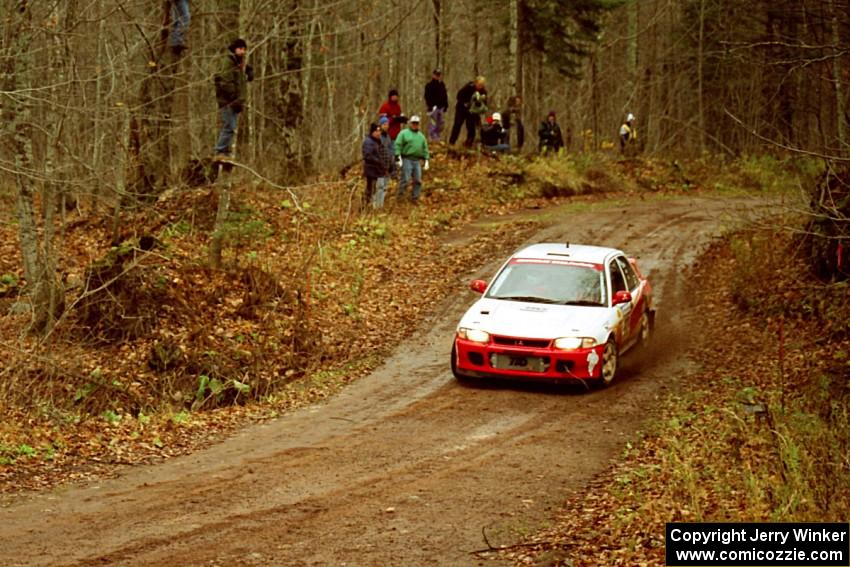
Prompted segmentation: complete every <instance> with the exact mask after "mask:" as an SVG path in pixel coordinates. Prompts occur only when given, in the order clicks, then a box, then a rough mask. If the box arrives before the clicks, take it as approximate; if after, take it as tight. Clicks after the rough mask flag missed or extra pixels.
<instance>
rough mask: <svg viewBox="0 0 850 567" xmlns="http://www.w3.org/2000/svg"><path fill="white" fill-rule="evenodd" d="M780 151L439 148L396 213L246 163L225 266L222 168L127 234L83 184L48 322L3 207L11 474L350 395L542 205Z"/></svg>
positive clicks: (135, 456)
mask: <svg viewBox="0 0 850 567" xmlns="http://www.w3.org/2000/svg"><path fill="white" fill-rule="evenodd" d="M768 162H769V163H768V164H767V166H765V164H763V163H761V161H760V160H757V159H747V160H739V161H736V162H732V163H725V164H720V163H719V162H717V161H714V160H712V159H704V160H698V161H691V162H679V161H669V160H657V159H656V160H653V159H629V160H617V159H613V158H611V157H606V156H569V157H565V156H556V157H553V158H549V159H533V158H527V157H523V158H520V157H512V156H506V157H504V158H502V159H501V160H497V159H494V158H491V157H487V156H481V155H479V154H463V153H461V154H455V153H451V154H446V153H445V152H442V151H438V152H437V153H436V157H435V158H434V159H433V160H432V168H431V171H430V172H429V173H428V175H427V177H426V179H425V190H424V194H423V195H424V197H423V202H422V204H421V205H420V206H418V207H413V206H411V205H409V204H399V205H395V206H393V203H392V199H391V198H388V207H387V208H386V209H385V210H382V211H378V212H376V211H371V210H366V209H363V210H361V206H360V204H359V199H360V195H361V192H362V181H361V179H360V178H359V175H357V172H356V171H352V172H350V173H349V174H347V175H346V177H345V178H344V179H319V180H317V181H316V182H315V183H313V184H312V185H309V186H304V187H296V188H281V187H270V186H266V185H264V184H263V183H262V182H257V181H256V180H255V179H254V178H253V177H252V176H251V175H250V174H248V173H245V172H240V173H234V174H233V175H239V176H240V177H236V178H235V181H236V184H235V189H234V192H233V202H232V206H231V213H230V216H229V218H228V222H227V227H226V230H225V235H224V241H225V253H224V262H223V268H222V269H212V268H211V267H210V266H209V264H208V261H207V259H208V246H209V240H210V233H211V230H212V226H213V222H214V217H215V211H216V204H217V197H216V192H215V188H214V187H201V188H195V189H190V188H178V189H174V190H170V191H167V192H166V193H164V194H163V195H162V196H161V197H160V198H159V200H158V201H157V202H155V203H153V204H147V205H144V204H137V205H136V206H134V207H126V208H125V209H124V210H123V211H122V215H121V222H120V225H119V229H120V230H119V234H120V236H119V237H118V238H115V237H114V232H115V231H114V227H113V226H112V224H111V222H110V215H107V214H98V213H97V212H96V211H95V210H94V209H91V208H88V209H87V208H86V206H85V203H82V204H80V205H78V207H77V209H75V210H72V211H68V212H66V213H65V214H64V215H60V216H58V220H57V222H59V223H61V224H60V225H59V226H58V227H57V234H60V235H61V237H60V239H59V242H58V244H57V247H58V248H59V249H60V253H59V269H60V272H61V274H60V275H61V278H62V281H63V284H64V287H65V289H66V299H65V304H66V309H65V311H64V313H63V315H62V317H61V318H60V320H59V322H58V324H57V325H56V326H55V328H54V329H53V330H52V331H51V333H50V334H49V335H48V336H47V337H44V336H31V335H26V334H22V333H21V329H24V328H25V327H26V323H27V318H28V317H29V314H28V311H27V309H25V307H26V304H25V301H24V297H23V296H22V295H21V293H20V292H21V290H22V289H23V283H24V282H22V275H21V270H20V260H19V252H18V251H17V250H16V248H15V242H16V234H15V231H16V226H15V225H14V223H12V222H9V223H5V224H3V225H0V232H2V233H3V238H2V239H0V241H2V244H0V247H2V252H3V253H2V254H0V313H2V316H0V320H2V325H0V333H1V334H2V335H0V349H2V352H3V355H2V358H3V360H4V365H3V368H2V369H0V415H3V419H2V420H0V492H9V491H14V490H21V489H33V488H34V489H37V488H42V487H48V486H52V485H55V484H56V483H59V482H64V481H67V480H74V479H79V478H86V477H88V476H91V475H99V474H104V473H105V472H108V471H110V470H112V469H113V468H114V467H115V466H116V465H120V464H135V463H139V462H146V461H150V460H155V459H160V458H163V457H167V456H172V455H177V454H183V453H186V452H189V451H191V450H193V449H194V448H197V447H198V446H201V445H203V444H204V443H208V442H211V441H215V440H219V439H221V438H223V436H225V435H226V434H227V433H228V432H230V431H232V430H233V429H234V428H235V427H237V426H238V425H240V424H243V423H245V422H247V421H251V420H259V419H268V418H271V417H274V416H276V415H279V414H280V413H282V412H285V411H288V410H290V409H292V408H294V407H298V406H301V405H303V404H307V403H312V402H315V401H317V400H320V399H322V398H324V397H326V396H328V395H330V394H332V393H333V392H335V391H337V390H338V389H339V388H340V387H342V386H344V384H346V383H348V382H350V381H351V380H354V379H356V378H357V377H359V376H362V375H364V374H366V373H368V372H369V371H370V370H371V369H373V368H375V367H376V366H377V365H378V364H379V363H380V361H381V360H382V359H383V357H385V356H386V355H387V354H388V353H389V352H391V350H392V349H393V347H394V346H395V345H396V344H397V343H398V342H399V341H400V340H401V339H403V338H404V337H406V336H408V335H410V334H411V333H412V332H414V330H415V329H416V327H417V325H418V324H420V323H421V322H422V321H423V319H426V318H427V317H428V316H429V315H430V314H431V313H433V312H434V309H435V307H436V306H437V305H438V304H439V303H440V302H441V301H443V300H444V299H445V298H446V297H448V296H450V295H452V294H453V293H455V292H456V291H457V290H459V289H463V288H464V286H465V285H466V282H467V279H468V278H469V277H470V275H471V274H472V273H474V271H475V269H477V268H478V267H480V266H482V265H484V264H487V263H489V262H491V261H493V259H498V258H500V257H502V256H504V255H506V254H508V253H510V252H511V251H512V250H513V249H515V247H516V246H518V245H519V244H520V243H522V242H523V241H524V240H526V239H527V238H528V237H529V236H530V235H531V234H533V233H534V232H536V231H537V230H539V229H540V228H541V221H540V220H538V219H535V218H534V217H533V215H531V214H519V213H522V212H523V211H525V212H526V213H528V212H529V211H532V210H538V209H544V208H546V207H551V206H554V205H558V204H562V203H564V202H567V201H594V200H600V199H604V198H607V196H610V195H611V194H617V195H618V196H622V197H623V198H627V199H628V198H646V197H647V196H649V195H663V194H668V193H674V194H677V193H688V192H701V193H709V192H710V193H721V194H735V193H737V192H741V193H744V192H747V191H764V190H773V189H774V187H773V186H772V184H773V183H775V175H773V174H768V173H766V171H774V170H776V171H785V170H787V169H788V168H789V167H790V168H792V169H793V168H794V167H797V166H796V165H793V164H791V165H789V164H783V163H779V162H777V161H776V160H768ZM8 197H9V196H8V195H7V196H4V197H3V198H4V200H5V199H7V198H8ZM9 210H11V205H10V207H9ZM473 223H475V225H474V226H473ZM22 306H23V307H24V308H22Z"/></svg>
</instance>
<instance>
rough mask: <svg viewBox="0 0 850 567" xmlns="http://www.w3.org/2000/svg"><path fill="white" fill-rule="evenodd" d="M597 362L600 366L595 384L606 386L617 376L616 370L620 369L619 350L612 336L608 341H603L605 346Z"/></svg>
mask: <svg viewBox="0 0 850 567" xmlns="http://www.w3.org/2000/svg"><path fill="white" fill-rule="evenodd" d="M599 363H600V364H601V367H600V370H599V380H598V381H597V386H598V387H599V388H607V387H608V386H610V385H611V384H613V383H614V380H615V379H616V378H617V371H618V370H619V369H620V351H619V349H618V348H617V342H616V341H615V340H614V337H611V338H609V339H608V342H607V343H605V348H604V349H603V350H602V360H601V361H599Z"/></svg>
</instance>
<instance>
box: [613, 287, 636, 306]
mask: <svg viewBox="0 0 850 567" xmlns="http://www.w3.org/2000/svg"><path fill="white" fill-rule="evenodd" d="M631 302H632V294H631V293H629V292H628V291H623V290H620V291H618V292H617V293H615V294H614V301H612V302H611V304H612V305H620V304H622V303H631Z"/></svg>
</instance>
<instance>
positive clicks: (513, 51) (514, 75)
mask: <svg viewBox="0 0 850 567" xmlns="http://www.w3.org/2000/svg"><path fill="white" fill-rule="evenodd" d="M510 11H511V14H510V40H509V42H508V61H509V64H510V70H509V72H510V75H509V77H508V86H509V88H508V94H509V95H510V96H514V95H516V94H517V93H518V92H519V91H518V89H517V87H518V84H517V83H518V82H519V77H520V57H519V0H510Z"/></svg>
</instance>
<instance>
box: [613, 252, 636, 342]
mask: <svg viewBox="0 0 850 567" xmlns="http://www.w3.org/2000/svg"><path fill="white" fill-rule="evenodd" d="M608 274H609V277H610V278H611V297H612V298H613V297H614V295H616V293H617V292H618V291H629V286H628V283H626V278H625V276H624V275H623V271H622V270H621V269H620V264H619V262H617V259H616V258H614V259H612V260H610V261H609V262H608ZM614 309H616V310H617V321H618V322H617V328H616V332H615V334H616V336H617V343H618V344H619V345H620V346H623V345H625V344H626V343H627V342H628V341H629V340H630V339H631V337H632V335H633V334H634V332H633V331H632V323H631V318H632V304H631V303H630V302H626V303H621V304H619V305H615V306H614Z"/></svg>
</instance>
